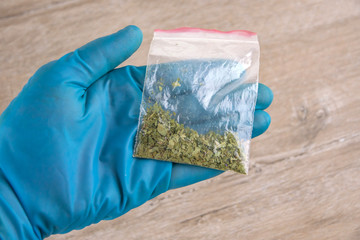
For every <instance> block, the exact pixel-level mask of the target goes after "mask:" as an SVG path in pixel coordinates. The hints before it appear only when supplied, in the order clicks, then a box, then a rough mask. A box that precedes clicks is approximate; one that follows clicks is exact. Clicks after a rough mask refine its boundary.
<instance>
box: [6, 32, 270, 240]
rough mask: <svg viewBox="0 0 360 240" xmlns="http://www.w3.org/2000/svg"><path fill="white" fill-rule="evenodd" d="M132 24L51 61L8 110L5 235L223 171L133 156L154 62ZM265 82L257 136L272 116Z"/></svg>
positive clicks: (97, 214) (41, 233) (61, 225)
mask: <svg viewBox="0 0 360 240" xmlns="http://www.w3.org/2000/svg"><path fill="white" fill-rule="evenodd" d="M141 41H142V34H141V31H140V30H139V29H138V28H137V27H135V26H129V27H127V28H125V29H123V30H121V31H119V32H117V33H115V34H112V35H110V36H107V37H104V38H100V39H97V40H95V41H93V42H90V43H88V44H86V45H85V46H83V47H81V48H79V49H77V50H76V51H74V52H71V53H69V54H67V55H65V56H63V57H62V58H60V59H59V60H57V61H53V62H50V63H48V64H46V65H44V66H43V67H41V68H40V69H39V70H38V71H37V72H36V73H35V74H34V76H33V77H32V78H31V79H30V80H29V82H28V83H27V84H26V85H25V87H24V88H23V90H22V91H21V92H20V94H19V95H18V96H17V97H16V98H15V99H14V100H13V101H12V102H11V103H10V105H9V107H8V108H7V109H6V110H5V111H4V112H3V114H2V115H1V117H0V238H1V239H41V238H44V237H47V236H49V235H51V234H55V233H66V232H69V231H71V230H73V229H81V228H83V227H85V226H88V225H90V224H92V223H97V222H99V221H100V220H103V219H113V218H116V217H118V216H120V215H122V214H124V213H126V212H127V211H129V210H131V209H132V208H135V207H137V206H139V205H141V204H143V203H145V202H146V201H147V200H149V199H151V198H153V197H155V196H157V195H159V194H161V193H163V192H165V191H167V190H168V189H173V188H177V187H182V186H185V185H188V184H192V183H195V182H198V181H201V180H204V179H207V178H210V177H213V176H216V175H217V174H219V173H221V171H217V170H212V169H205V168H201V167H195V166H188V165H182V164H174V163H170V162H162V161H156V160H145V159H136V158H133V157H132V152H133V141H134V136H135V133H136V130H137V123H138V114H139V106H140V101H141V94H142V91H141V89H142V85H143V79H144V75H145V67H133V66H126V67H123V68H120V69H115V70H113V69H114V68H115V67H116V66H117V65H119V64H120V63H121V62H123V61H124V60H125V59H127V58H128V57H129V56H130V55H131V54H132V53H133V52H134V51H136V49H137V48H138V47H139V46H140V44H141ZM271 101H272V93H271V90H270V89H269V88H267V87H266V86H264V85H259V97H258V102H257V103H258V104H257V109H258V110H257V111H256V112H255V121H254V132H253V136H257V135H259V134H261V133H263V132H264V131H265V130H266V129H267V128H268V126H269V124H270V117H269V115H268V114H267V113H265V112H264V111H262V110H263V109H265V108H266V107H268V106H269V105H270V103H271Z"/></svg>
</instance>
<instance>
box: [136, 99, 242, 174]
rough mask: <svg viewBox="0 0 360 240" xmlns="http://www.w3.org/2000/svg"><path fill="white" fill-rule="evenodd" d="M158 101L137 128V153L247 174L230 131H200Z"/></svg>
mask: <svg viewBox="0 0 360 240" xmlns="http://www.w3.org/2000/svg"><path fill="white" fill-rule="evenodd" d="M174 116H175V114H174V113H170V112H169V111H165V110H164V109H162V108H161V106H160V105H159V104H157V103H155V104H154V105H152V106H151V107H149V108H148V109H147V112H146V114H145V115H144V117H143V119H142V124H141V126H140V130H139V132H138V136H137V141H136V147H135V153H134V156H135V157H140V158H152V159H157V160H164V161H171V162H177V163H186V164H192V165H198V166H203V167H209V168H215V169H220V170H233V171H236V172H239V173H244V174H246V171H245V168H244V164H243V162H244V160H245V156H244V154H243V153H242V151H241V149H240V148H239V146H240V144H239V142H238V140H237V139H236V137H235V136H234V134H233V133H232V132H230V131H227V132H225V133H224V134H223V135H221V134H218V133H215V132H213V131H210V132H208V133H207V134H199V133H198V132H197V131H195V130H193V129H190V128H189V127H184V125H183V124H179V123H178V122H177V121H176V120H175V119H174V118H172V117H174Z"/></svg>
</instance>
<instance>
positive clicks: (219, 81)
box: [134, 28, 260, 174]
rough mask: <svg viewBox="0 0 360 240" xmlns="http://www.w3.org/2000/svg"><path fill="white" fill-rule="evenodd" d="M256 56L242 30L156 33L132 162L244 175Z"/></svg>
mask: <svg viewBox="0 0 360 240" xmlns="http://www.w3.org/2000/svg"><path fill="white" fill-rule="evenodd" d="M259 55H260V50H259V44H258V40H257V36H256V34H255V33H252V32H248V31H240V30H239V31H230V32H220V31H217V30H205V29H194V28H180V29H175V30H156V31H155V33H154V38H153V41H152V43H151V47H150V52H149V57H148V64H147V70H146V76H145V83H144V90H143V98H142V102H141V106H140V117H139V125H138V132H137V135H136V141H135V146H134V157H140V158H151V159H157V160H163V161H172V162H177V163H185V164H192V165H198V166H203V167H209V168H214V169H220V170H233V171H236V172H239V173H244V174H247V173H248V167H249V147H250V140H251V133H252V127H253V120H254V111H255V104H256V98H257V88H258V73H259Z"/></svg>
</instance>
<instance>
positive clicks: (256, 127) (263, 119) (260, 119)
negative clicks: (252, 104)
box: [251, 110, 271, 138]
mask: <svg viewBox="0 0 360 240" xmlns="http://www.w3.org/2000/svg"><path fill="white" fill-rule="evenodd" d="M270 123H271V117H270V115H269V114H268V113H267V112H265V111H262V110H256V111H255V113H254V124H253V131H252V136H251V137H252V138H254V137H257V136H259V135H261V134H263V133H264V132H265V131H266V130H267V129H268V128H269V126H270Z"/></svg>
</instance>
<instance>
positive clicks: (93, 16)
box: [0, 0, 360, 240]
mask: <svg viewBox="0 0 360 240" xmlns="http://www.w3.org/2000/svg"><path fill="white" fill-rule="evenodd" d="M127 24H136V25H138V26H140V27H141V28H142V29H143V32H144V42H143V45H142V47H141V48H140V49H139V51H138V52H137V53H136V54H135V55H134V56H133V58H131V59H130V60H128V61H127V62H126V63H125V64H135V65H143V64H145V63H146V56H147V52H148V48H149V44H150V41H151V38H152V31H153V29H155V28H164V29H169V28H175V27H180V26H193V27H203V28H217V29H222V30H232V29H248V30H253V31H256V32H258V34H259V36H260V41H261V69H260V77H261V81H262V82H263V83H265V84H267V85H269V86H270V87H271V88H272V89H273V90H274V94H275V99H274V102H273V105H272V106H271V107H270V109H269V113H270V114H271V116H272V125H271V127H270V129H269V131H268V133H266V134H264V135H262V136H261V137H258V138H257V139H255V140H254V141H253V143H252V146H251V156H252V159H251V160H252V165H251V166H252V167H251V170H250V175H249V176H241V175H238V174H234V173H230V172H228V173H225V174H223V175H221V176H219V177H216V178H214V179H211V180H208V181H205V182H202V183H198V184H195V185H193V186H189V187H186V188H183V189H179V190H175V191H170V192H167V193H165V194H163V195H161V196H159V197H157V198H155V199H153V200H152V201H149V202H148V203H146V204H145V205H143V206H141V207H139V208H137V209H135V210H133V211H131V212H130V213H128V214H126V215H124V216H122V217H120V218H118V219H116V220H112V221H104V222H101V223H99V224H96V225H93V226H90V227H88V228H85V229H84V230H80V231H73V232H70V233H68V234H65V235H56V236H52V237H50V238H49V239H54V240H55V239H98V238H99V237H101V239H104V240H105V239H125V238H126V239H350V240H355V239H360V224H359V223H360V205H359V201H358V200H359V199H360V179H359V177H358V176H359V173H360V161H359V160H360V159H359V155H360V154H359V153H360V149H359V147H358V146H359V141H360V127H359V126H360V95H359V94H358V89H360V81H359V80H360V79H359V76H360V68H359V63H360V42H359V40H358V39H359V38H360V2H359V1H357V0H349V1H341V2H339V1H336V0H328V1H325V0H315V1H313V0H305V1H301V2H298V1H285V0H269V1H245V0H243V1H235V0H226V1H222V2H221V4H219V2H218V1H213V0H211V1H186V0H184V1H161V0H155V1H140V0H136V1H121V2H120V1H107V0H101V1H96V2H95V1H86V0H83V1H81V0H77V1H75V0H74V1H72V0H68V1H63V2H61V3H60V2H57V1H28V2H26V1H23V0H17V1H13V2H12V3H11V4H4V3H0V72H1V75H0V84H1V86H2V87H1V88H0V112H1V111H3V110H4V109H5V107H6V106H7V105H8V103H9V102H10V101H11V99H12V98H13V97H15V96H16V95H17V93H18V92H19V91H20V89H21V87H22V85H23V84H24V83H25V82H26V81H27V79H28V78H29V77H30V76H31V75H32V74H33V72H34V71H35V70H36V69H37V68H38V67H40V66H41V65H42V64H44V63H46V62H48V61H50V60H53V59H56V58H58V57H60V56H62V55H63V54H65V53H66V52H68V51H71V50H73V49H75V48H76V47H78V46H81V45H82V44H84V43H86V42H88V41H89V40H91V39H93V38H96V37H100V36H103V35H105V34H108V33H111V32H114V31H116V30H117V29H119V28H121V27H123V26H125V25H127Z"/></svg>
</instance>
